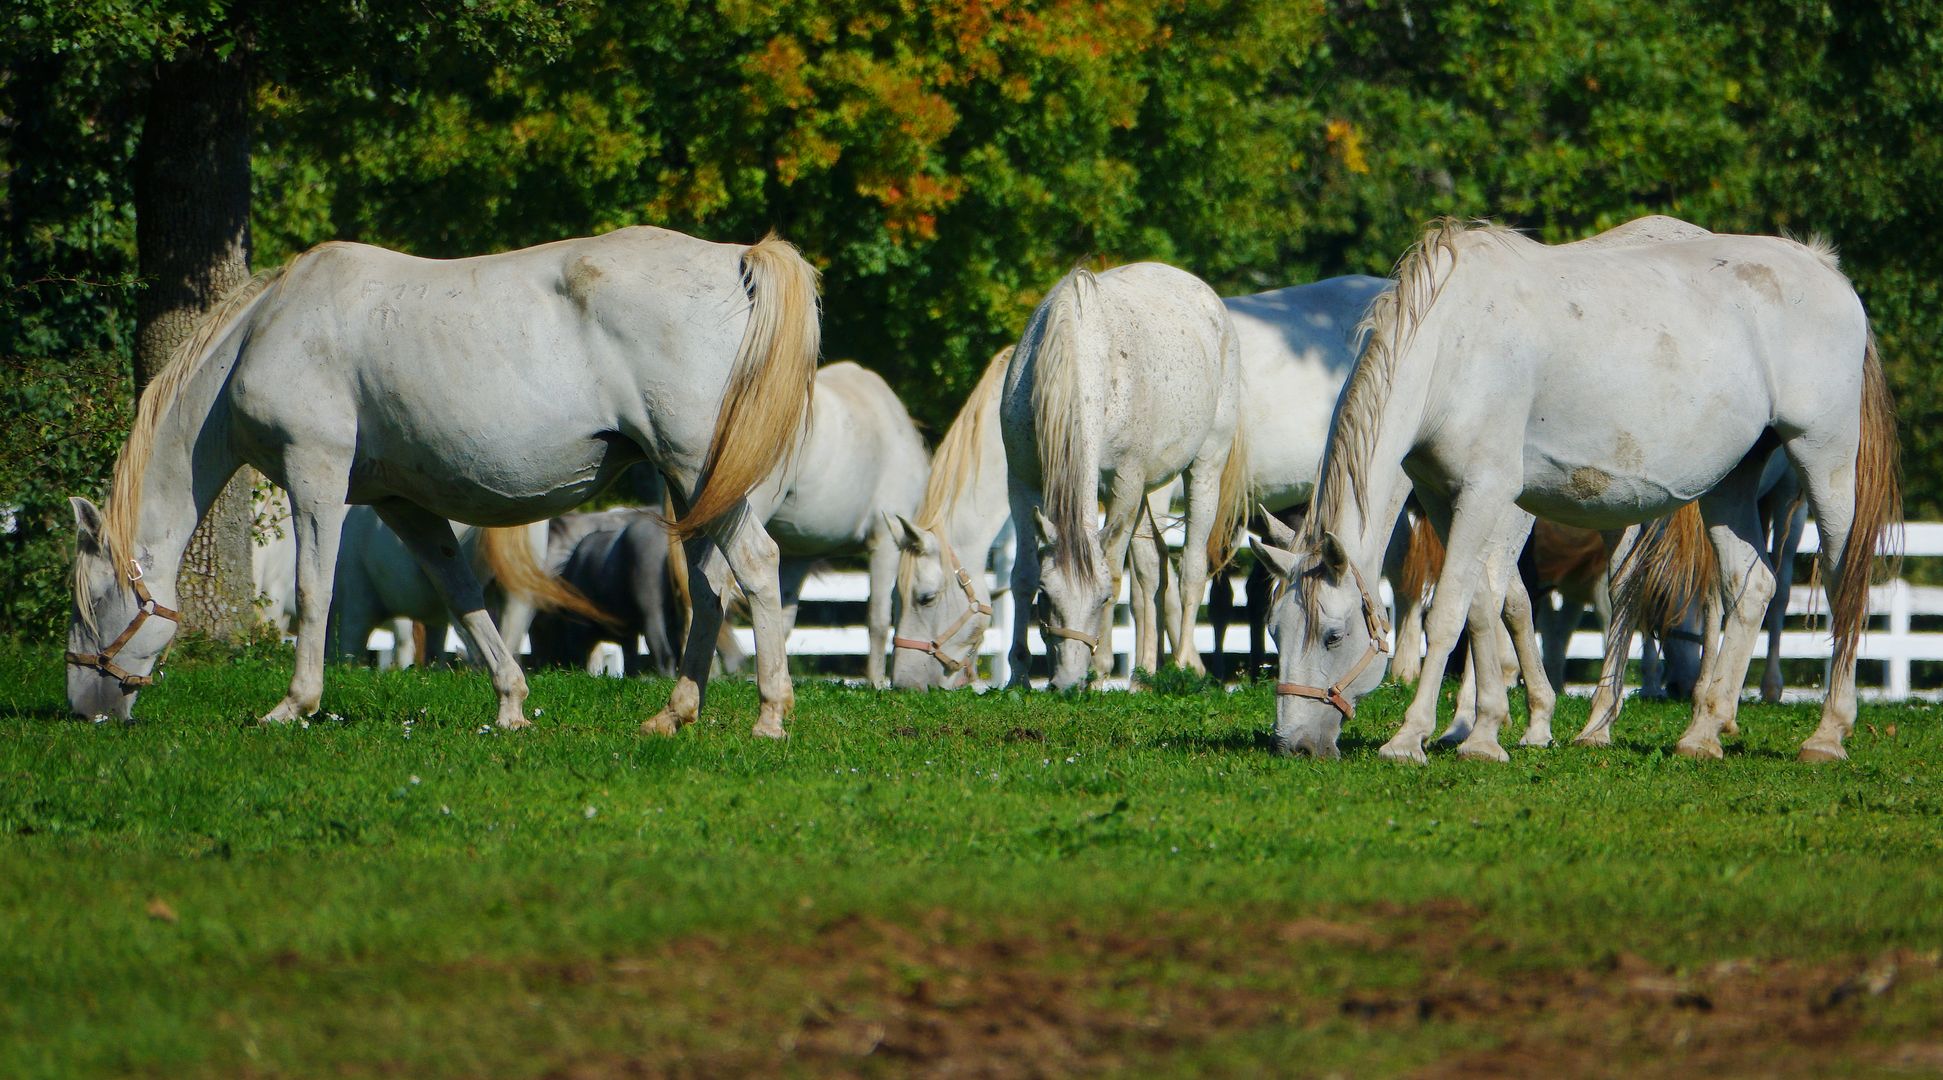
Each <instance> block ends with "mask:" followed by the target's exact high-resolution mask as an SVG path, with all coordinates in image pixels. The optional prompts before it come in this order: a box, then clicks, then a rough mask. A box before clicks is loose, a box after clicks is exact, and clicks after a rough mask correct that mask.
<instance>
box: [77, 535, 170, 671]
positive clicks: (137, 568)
mask: <svg viewBox="0 0 1943 1080" xmlns="http://www.w3.org/2000/svg"><path fill="white" fill-rule="evenodd" d="M128 566H129V570H128V584H129V585H130V586H132V587H133V588H134V590H135V619H134V621H133V622H130V623H129V624H128V629H126V630H123V631H122V632H121V636H120V637H117V638H116V639H115V640H113V641H111V642H109V643H108V647H107V648H105V649H103V650H101V651H100V652H96V653H78V652H73V651H71V650H70V651H69V652H68V654H67V662H68V663H70V664H75V665H77V666H79V667H84V668H94V669H95V670H96V671H99V672H101V673H102V674H103V675H106V676H108V677H109V678H111V679H113V680H115V681H116V682H118V683H120V684H121V685H122V688H123V689H130V688H133V689H140V688H141V687H144V686H153V685H155V677H154V676H152V675H137V674H135V673H133V672H131V671H128V670H127V669H125V668H123V667H121V666H120V665H118V664H116V663H115V662H114V661H115V654H116V653H118V652H120V651H121V647H122V646H124V645H126V644H128V642H129V639H130V638H133V637H134V636H135V632H136V631H138V630H140V629H141V628H142V624H143V623H145V622H147V621H148V619H149V616H151V615H153V616H155V617H156V618H158V619H167V620H168V621H170V622H172V623H175V624H176V625H177V626H180V625H182V613H181V612H179V611H176V610H175V609H174V608H167V607H163V606H162V605H161V604H158V603H156V602H155V598H154V597H153V596H150V595H149V594H148V586H146V585H144V584H142V564H140V563H138V562H136V561H134V560H133V559H130V560H129V562H128ZM171 644H173V642H171ZM157 664H158V666H159V665H160V661H157Z"/></svg>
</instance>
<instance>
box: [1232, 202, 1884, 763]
mask: <svg viewBox="0 0 1943 1080" xmlns="http://www.w3.org/2000/svg"><path fill="white" fill-rule="evenodd" d="M1682 224H1684V223H1682ZM1686 228H1688V229H1691V228H1692V227H1691V226H1687V227H1686ZM1397 281H1398V290H1397V292H1396V293H1395V294H1394V295H1393V297H1392V298H1391V299H1388V300H1381V301H1379V302H1378V306H1377V307H1376V309H1375V311H1374V312H1373V315H1372V334H1371V338H1370V343H1369V345H1368V347H1367V348H1366V350H1365V353H1364V357H1363V360H1362V363H1361V364H1360V365H1359V367H1358V369H1357V373H1356V375H1355V376H1354V377H1353V378H1352V380H1351V382H1350V385H1349V387H1348V388H1347V389H1346V390H1345V392H1344V395H1343V401H1342V404H1341V407H1340V409H1339V411H1338V415H1337V419H1336V423H1335V428H1334V430H1333V432H1332V433H1331V437H1330V444H1329V452H1328V458H1327V460H1326V462H1325V464H1324V467H1323V479H1322V482H1321V484H1320V487H1319V491H1318V495H1317V504H1316V507H1315V508H1314V509H1313V510H1312V512H1311V514H1310V516H1309V519H1308V521H1307V522H1306V527H1305V531H1304V536H1303V540H1302V542H1301V544H1300V545H1299V547H1298V549H1297V550H1289V549H1285V548H1278V547H1274V546H1272V545H1258V551H1259V552H1260V554H1261V555H1262V557H1264V558H1268V559H1270V560H1272V561H1273V563H1274V564H1275V566H1276V567H1277V569H1278V572H1280V573H1281V574H1282V576H1283V577H1284V580H1285V581H1287V582H1289V584H1290V590H1289V595H1288V596H1287V597H1286V598H1285V599H1284V601H1283V603H1282V605H1281V607H1280V608H1279V610H1278V612H1277V621H1278V624H1279V628H1280V634H1281V643H1282V653H1281V675H1282V679H1283V682H1282V683H1281V684H1280V685H1278V687H1277V690H1278V693H1279V695H1280V700H1279V703H1278V716H1277V725H1276V734H1277V741H1278V743H1279V744H1280V745H1281V746H1283V747H1284V748H1287V749H1291V750H1305V751H1309V752H1313V753H1322V754H1333V753H1334V752H1335V743H1336V735H1337V732H1338V731H1339V730H1340V727H1341V723H1342V720H1343V719H1344V717H1345V716H1346V715H1347V713H1348V709H1349V707H1348V705H1347V704H1346V703H1347V702H1349V701H1352V700H1353V696H1354V695H1355V694H1357V693H1360V692H1362V691H1363V690H1365V689H1367V686H1368V685H1369V684H1370V683H1372V682H1373V681H1374V680H1373V679H1370V678H1368V674H1367V673H1368V671H1369V668H1370V664H1369V660H1368V657H1369V656H1370V655H1371V654H1373V652H1374V649H1375V645H1374V644H1373V642H1372V641H1371V633H1370V630H1369V628H1368V627H1369V626H1370V625H1371V623H1370V619H1369V618H1368V616H1367V614H1365V613H1367V612H1369V611H1371V610H1372V609H1373V601H1372V600H1371V599H1370V598H1369V594H1368V591H1367V589H1365V588H1364V587H1363V585H1362V582H1363V580H1364V571H1363V568H1364V567H1370V566H1372V565H1373V564H1374V562H1375V560H1376V559H1377V558H1379V557H1380V556H1381V553H1382V551H1383V548H1384V545H1385V543H1386V542H1387V541H1388V532H1389V529H1390V526H1391V523H1392V522H1393V521H1394V520H1395V517H1396V510H1397V508H1398V507H1399V506H1400V505H1401V504H1402V502H1403V497H1404V494H1405V491H1406V489H1407V488H1408V487H1409V486H1410V484H1411V482H1412V481H1414V482H1415V489H1416V491H1417V493H1418V495H1419V497H1421V498H1423V499H1424V500H1425V505H1426V508H1427V509H1428V510H1429V511H1430V513H1431V515H1432V517H1433V518H1435V519H1441V520H1442V521H1445V522H1448V527H1447V529H1446V536H1447V538H1448V539H1447V547H1448V555H1447V558H1446V561H1445V565H1444V571H1443V574H1442V575H1441V577H1440V578H1439V580H1438V583H1437V593H1436V599H1435V601H1434V602H1433V605H1432V608H1431V612H1430V616H1429V620H1428V622H1429V639H1430V646H1431V647H1430V661H1431V664H1432V666H1433V668H1434V667H1435V665H1437V664H1441V663H1443V662H1444V660H1445V659H1446V658H1447V656H1448V654H1449V652H1450V650H1451V648H1452V646H1454V645H1455V643H1456V640H1457V635H1458V631H1459V629H1460V628H1461V626H1462V624H1463V623H1464V621H1465V620H1466V619H1467V618H1468V619H1469V621H1470V624H1471V627H1472V630H1473V633H1472V637H1471V641H1472V646H1473V648H1474V649H1482V648H1490V647H1493V646H1494V642H1495V636H1494V635H1492V634H1488V633H1483V632H1481V631H1482V630H1483V629H1484V628H1486V627H1487V626H1488V620H1489V619H1490V618H1493V617H1495V616H1496V613H1497V611H1498V609H1499V607H1500V605H1501V598H1502V597H1503V596H1504V595H1505V591H1506V589H1507V587H1508V578H1509V577H1510V575H1511V573H1512V571H1513V566H1512V564H1513V561H1514V560H1515V557H1516V554H1517V548H1518V545H1520V544H1522V543H1523V541H1524V537H1525V534H1526V532H1527V531H1528V530H1529V529H1530V524H1531V514H1532V513H1539V514H1543V515H1544V516H1546V517H1548V518H1552V519H1555V520H1559V521H1563V522H1565V523H1566V524H1574V525H1580V526H1583V527H1587V528H1602V529H1604V528H1616V527H1621V526H1625V525H1629V524H1637V523H1639V522H1641V521H1645V520H1649V519H1651V518H1654V517H1658V516H1661V515H1664V514H1667V513H1670V512H1672V511H1673V510H1674V509H1676V508H1678V507H1679V506H1680V505H1682V504H1683V503H1686V502H1689V501H1692V500H1694V499H1696V498H1698V499H1699V500H1700V506H1701V513H1702V515H1703V517H1704V518H1705V519H1706V521H1707V525H1708V530H1709V539H1710V540H1711V542H1712V543H1713V545H1714V549H1715V553H1716V555H1717V556H1718V558H1719V560H1720V565H1721V567H1722V568H1723V573H1722V575H1721V579H1722V582H1723V585H1722V602H1723V606H1724V607H1725V608H1726V609H1727V611H1728V627H1727V631H1726V632H1725V634H1724V635H1723V646H1722V648H1721V649H1720V650H1719V651H1718V655H1715V656H1713V657H1712V658H1711V662H1710V664H1709V668H1708V670H1707V671H1705V672H1703V674H1702V678H1701V685H1700V688H1699V690H1698V692H1697V693H1696V695H1695V699H1696V700H1695V708H1694V718H1693V722H1692V724H1691V725H1690V726H1689V728H1688V730H1687V732H1686V733H1685V734H1684V735H1683V736H1682V737H1681V740H1680V744H1679V747H1678V749H1679V750H1680V752H1682V753H1684V754H1688V755H1692V756H1703V757H1717V756H1719V754H1720V744H1719V738H1718V734H1719V731H1720V728H1721V726H1722V724H1723V723H1725V721H1726V720H1727V719H1729V718H1731V717H1732V716H1733V714H1734V710H1735V706H1736V703H1737V701H1738V693H1739V688H1740V685H1741V679H1742V678H1743V676H1744V674H1745V672H1746V669H1747V662H1748V655H1749V652H1750V650H1751V647H1752V644H1753V639H1754V636H1755V633H1756V631H1757V630H1758V626H1759V619H1760V615H1761V613H1762V612H1763V611H1764V610H1765V608H1766V606H1767V602H1768V598H1769V596H1770V595H1771V593H1772V592H1773V575H1772V573H1770V572H1769V570H1768V568H1767V566H1766V564H1765V562H1764V559H1763V554H1762V552H1761V550H1760V548H1759V547H1758V546H1757V544H1756V543H1755V537H1756V532H1757V530H1758V522H1757V521H1755V520H1754V517H1753V514H1752V512H1751V511H1752V508H1753V499H1752V494H1753V489H1754V487H1755V485H1756V484H1758V482H1759V480H1760V476H1761V470H1762V468H1763V466H1764V465H1765V464H1766V461H1767V456H1768V453H1769V451H1770V450H1771V449H1772V448H1773V447H1774V446H1775V445H1776V444H1777V443H1778V444H1779V445H1780V446H1781V447H1782V448H1783V449H1785V450H1786V452H1787V454H1788V457H1789V459H1790V460H1791V461H1792V462H1793V463H1794V465H1795V468H1796V470H1797V472H1798V474H1799V475H1800V476H1801V477H1802V481H1803V485H1804V488H1805V490H1806V493H1807V498H1808V502H1809V505H1810V508H1811V509H1812V510H1813V511H1814V515H1815V518H1816V521H1817V524H1818V526H1819V528H1820V530H1821V535H1822V560H1823V566H1824V577H1825V579H1826V580H1827V581H1829V582H1830V595H1831V601H1830V611H1831V613H1832V616H1833V623H1834V639H1835V648H1834V665H1833V676H1832V679H1831V684H1830V687H1829V692H1828V698H1827V701H1826V703H1825V705H1824V707H1823V712H1822V722H1821V724H1820V726H1819V727H1818V728H1817V729H1816V731H1815V732H1814V733H1813V734H1812V735H1811V736H1810V737H1809V738H1808V740H1807V741H1806V742H1805V743H1804V744H1803V747H1802V757H1803V758H1804V759H1806V760H1827V759H1832V758H1840V757H1844V756H1846V755H1845V752H1844V751H1843V749H1842V739H1843V738H1844V736H1846V734H1847V733H1848V731H1849V730H1850V728H1851V727H1852V726H1853V723H1854V718H1855V646H1856V641H1857V638H1858V636H1859V635H1860V633H1861V630H1862V627H1863V624H1864V622H1865V620H1866V617H1867V603H1868V577H1869V566H1870V563H1871V559H1872V556H1873V554H1874V552H1875V550H1876V547H1877V544H1878V542H1879V540H1880V539H1881V538H1882V537H1883V534H1884V533H1885V532H1887V531H1890V530H1892V529H1893V527H1894V522H1895V518H1896V516H1897V514H1898V513H1899V503H1900V499H1899V477H1898V467H1897V462H1896V456H1897V450H1896V443H1895V427H1894V423H1895V421H1894V416H1893V410H1892V406H1891V404H1890V400H1889V394H1888V390H1887V385H1886V382H1885V381H1884V378H1883V375H1882V369H1881V365H1880V363H1879V362H1878V360H1877V358H1876V354H1875V348H1874V342H1873V338H1872V337H1871V335H1870V333H1869V326H1868V320H1867V318H1866V316H1865V315H1864V313H1863V310H1862V305H1861V302H1860V301H1859V300H1858V299H1857V297H1856V295H1855V291H1854V289H1853V288H1852V287H1851V286H1850V285H1849V283H1848V281H1847V279H1845V278H1844V277H1843V276H1842V275H1841V273H1840V271H1839V270H1838V269H1837V268H1836V263H1835V259H1834V256H1833V253H1832V252H1831V251H1830V250H1829V249H1828V248H1826V247H1825V246H1822V245H1820V244H1813V245H1808V244H1799V243H1796V242H1794V241H1791V240H1783V239H1778V238H1772V237H1748V236H1714V235H1704V236H1700V237H1696V238H1692V239H1671V240H1666V241H1663V242H1655V243H1645V244H1637V245H1623V244H1622V245H1610V244H1609V245H1585V244H1579V245H1564V246H1560V247H1546V246H1544V245H1542V244H1539V243H1536V242H1534V241H1532V240H1529V239H1527V238H1525V237H1523V236H1520V235H1518V234H1517V233H1514V232H1511V231H1509V230H1506V229H1501V228H1497V227H1493V226H1488V225H1486V226H1475V227H1473V226H1465V225H1463V224H1460V223H1455V222H1446V223H1442V224H1439V225H1437V226H1435V227H1433V228H1432V229H1431V230H1430V231H1429V232H1428V233H1427V234H1426V235H1425V236H1424V238H1423V240H1422V241H1421V242H1420V243H1419V244H1418V245H1417V246H1416V247H1415V248H1414V249H1413V250H1412V251H1411V253H1410V254H1409V255H1407V256H1406V257H1405V258H1404V260H1403V262H1402V263H1401V264H1400V265H1399V267H1398V271H1397ZM1477 668H1478V679H1479V692H1478V700H1479V703H1480V710H1479V713H1480V715H1479V717H1478V724H1477V727H1476V729H1475V730H1474V731H1473V733H1472V735H1471V737H1470V738H1469V739H1467V740H1466V741H1465V743H1464V745H1463V746H1462V747H1461V748H1460V752H1463V753H1467V754H1470V755H1474V756H1484V757H1491V758H1495V759H1499V760H1502V759H1503V757H1504V751H1503V750H1502V749H1501V748H1500V747H1499V746H1498V744H1497V731H1498V727H1499V725H1500V724H1501V723H1502V721H1503V719H1504V712H1503V708H1502V705H1501V704H1497V703H1501V702H1502V699H1503V685H1502V675H1501V673H1500V672H1498V671H1497V665H1496V664H1493V663H1487V662H1485V658H1484V657H1482V656H1480V657H1479V660H1478V664H1477ZM1376 674H1378V675H1379V676H1380V669H1378V671H1377V672H1376ZM1325 688H1326V689H1325ZM1487 702H1490V703H1493V707H1492V708H1491V709H1490V711H1489V712H1488V713H1487V712H1486V710H1485V709H1484V707H1483V706H1484V705H1485V704H1486V703H1487ZM1436 704H1437V701H1436V691H1435V688H1434V687H1433V686H1431V685H1429V684H1428V682H1427V681H1426V682H1425V683H1421V684H1419V686H1418V689H1417V694H1416V697H1415V698H1414V699H1413V700H1412V702H1411V704H1410V707H1409V710H1408V711H1407V713H1406V718H1405V722H1404V725H1403V727H1402V729H1401V730H1400V731H1399V732H1398V733H1397V735H1396V736H1395V737H1394V738H1393V739H1391V740H1390V742H1389V743H1388V744H1386V745H1385V746H1384V748H1383V755H1384V756H1385V757H1390V758H1397V759H1405V760H1415V761H1421V760H1423V741H1424V738H1425V737H1426V736H1427V735H1429V733H1430V731H1431V729H1432V726H1433V724H1434V722H1435V719H1436Z"/></svg>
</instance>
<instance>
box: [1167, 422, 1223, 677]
mask: <svg viewBox="0 0 1943 1080" xmlns="http://www.w3.org/2000/svg"><path fill="white" fill-rule="evenodd" d="M1228 450H1229V448H1228V447H1227V446H1226V445H1224V446H1222V448H1221V454H1220V456H1219V457H1218V458H1217V457H1213V456H1206V455H1204V456H1203V457H1202V458H1201V460H1199V461H1196V462H1195V463H1194V465H1193V466H1192V467H1191V468H1190V469H1189V470H1188V474H1187V528H1186V530H1185V535H1183V536H1182V538H1181V580H1180V585H1179V592H1180V597H1181V612H1180V617H1179V621H1178V622H1177V623H1175V624H1174V625H1175V626H1176V628H1177V629H1178V631H1179V632H1178V634H1177V635H1176V637H1175V638H1174V662H1175V663H1176V664H1179V665H1180V666H1181V667H1184V668H1186V669H1188V670H1189V671H1195V672H1203V671H1205V670H1206V669H1205V668H1204V667H1203V666H1202V664H1201V650H1200V649H1199V648H1197V647H1196V646H1195V644H1194V627H1195V624H1196V623H1198V622H1200V621H1201V596H1202V593H1203V592H1205V591H1206V589H1207V585H1208V573H1209V569H1210V568H1209V565H1208V541H1209V539H1211V538H1212V537H1213V536H1214V526H1215V521H1216V519H1218V518H1219V517H1220V516H1221V471H1222V468H1223V467H1224V466H1225V465H1226V464H1227V460H1228ZM1233 539H1234V538H1233V537H1224V538H1223V542H1224V544H1225V543H1226V542H1227V541H1231V540H1233Z"/></svg>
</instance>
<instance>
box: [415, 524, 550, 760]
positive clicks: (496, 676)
mask: <svg viewBox="0 0 1943 1080" xmlns="http://www.w3.org/2000/svg"><path fill="white" fill-rule="evenodd" d="M378 516H379V517H382V518H383V519H384V521H385V524H387V525H389V526H391V528H392V531H393V532H396V533H397V534H398V538H399V539H400V540H403V541H404V542H405V546H406V547H407V548H409V549H411V553H412V554H413V556H415V557H416V558H417V559H418V561H419V564H420V565H421V566H423V567H424V568H425V572H426V574H427V575H428V576H430V577H431V579H432V584H433V586H434V587H435V588H437V590H438V592H439V596H440V597H441V598H442V599H443V600H444V601H445V605H446V607H447V608H449V609H450V610H451V611H452V613H453V614H454V615H456V616H457V617H458V629H459V635H460V636H461V637H462V638H464V639H465V644H466V648H467V649H468V650H469V651H470V652H471V653H472V655H473V656H474V657H475V658H476V659H477V660H478V661H479V662H480V663H482V664H484V665H485V667H486V668H487V670H489V671H491V672H492V680H493V689H494V690H495V691H497V692H498V694H499V721H498V722H499V726H500V727H502V728H506V729H509V730H511V729H516V728H524V727H529V726H531V721H529V720H527V719H526V715H525V712H524V704H525V701H526V676H525V675H524V674H523V673H522V672H521V671H520V666H519V657H518V654H516V653H514V652H513V650H512V649H511V648H510V647H508V646H507V644H506V642H505V640H504V639H503V638H501V637H500V636H499V628H498V627H497V626H494V625H493V621H492V617H491V616H490V615H488V614H486V594H485V590H484V589H482V588H481V587H480V585H479V579H478V577H477V576H475V575H474V574H473V572H472V565H471V562H470V560H468V559H467V558H466V556H465V553H464V551H463V550H462V549H461V548H460V546H459V541H458V539H457V538H456V537H455V536H453V534H452V523H451V522H449V521H446V520H445V519H444V518H442V517H439V516H438V515H437V514H434V513H432V512H431V511H429V510H426V509H424V508H422V507H419V506H415V505H413V504H411V503H407V502H403V501H401V500H392V501H389V502H386V503H383V504H381V505H380V506H379V507H378Z"/></svg>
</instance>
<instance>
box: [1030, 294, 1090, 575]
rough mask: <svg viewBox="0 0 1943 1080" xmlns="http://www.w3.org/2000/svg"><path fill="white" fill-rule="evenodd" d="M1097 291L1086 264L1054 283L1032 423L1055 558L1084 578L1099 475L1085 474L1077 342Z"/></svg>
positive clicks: (1037, 358)
mask: <svg viewBox="0 0 1943 1080" xmlns="http://www.w3.org/2000/svg"><path fill="white" fill-rule="evenodd" d="M1098 290H1099V283H1098V281H1097V280H1096V279H1095V278H1094V277H1093V275H1092V273H1090V272H1089V271H1087V270H1086V269H1084V268H1083V267H1075V268H1074V269H1073V270H1072V272H1070V273H1068V274H1067V275H1066V276H1065V277H1064V278H1063V279H1061V280H1060V282H1059V284H1057V285H1055V286H1053V289H1052V294H1051V295H1050V296H1049V297H1048V298H1047V300H1046V319H1045V322H1044V323H1043V324H1042V325H1041V326H1040V329H1039V340H1038V342H1037V343H1036V346H1037V348H1036V351H1035V354H1034V356H1033V364H1032V367H1033V376H1032V419H1033V424H1032V426H1033V430H1034V434H1035V435H1036V437H1037V441H1038V446H1039V482H1040V487H1041V488H1042V489H1043V493H1044V495H1045V502H1046V516H1047V517H1048V518H1050V519H1052V524H1053V528H1054V529H1056V530H1057V531H1058V536H1057V537H1056V538H1055V539H1056V544H1055V546H1054V548H1053V561H1054V563H1055V564H1056V565H1058V566H1060V567H1063V568H1064V569H1066V570H1067V571H1068V572H1070V573H1075V574H1079V575H1081V576H1082V577H1091V576H1092V575H1093V573H1094V570H1095V567H1094V565H1093V552H1092V550H1091V548H1089V547H1088V546H1087V544H1086V542H1085V537H1086V530H1087V528H1088V527H1089V526H1090V525H1091V524H1092V520H1093V515H1094V513H1095V512H1096V511H1097V510H1098V508H1099V500H1098V496H1097V488H1098V480H1097V478H1095V477H1093V476H1090V475H1081V472H1082V469H1081V462H1080V442H1081V425H1082V423H1083V422H1084V419H1085V418H1084V417H1083V416H1082V413H1083V411H1084V410H1083V409H1082V404H1083V403H1082V401H1081V397H1080V387H1079V362H1080V361H1079V356H1078V355H1077V344H1078V337H1079V320H1080V317H1081V315H1082V314H1083V312H1082V310H1081V309H1082V308H1083V307H1084V306H1085V305H1086V304H1087V303H1089V302H1091V301H1093V300H1095V299H1097V297H1098V295H1099V291H1098ZM1018 527H1019V528H1025V527H1026V526H1024V525H1023V524H1020V525H1019V526H1018Z"/></svg>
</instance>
